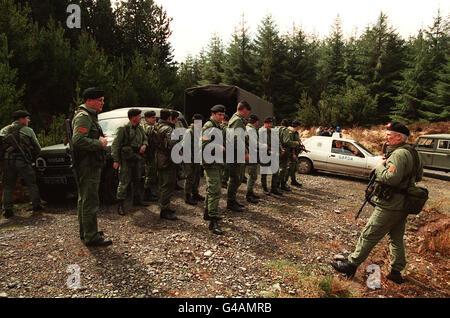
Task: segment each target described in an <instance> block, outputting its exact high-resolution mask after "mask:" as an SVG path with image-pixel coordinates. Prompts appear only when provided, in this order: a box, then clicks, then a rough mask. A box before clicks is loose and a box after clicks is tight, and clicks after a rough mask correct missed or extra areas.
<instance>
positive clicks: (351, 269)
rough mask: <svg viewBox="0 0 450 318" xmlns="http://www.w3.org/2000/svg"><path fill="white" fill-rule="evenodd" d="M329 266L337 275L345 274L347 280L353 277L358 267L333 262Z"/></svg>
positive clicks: (347, 262)
mask: <svg viewBox="0 0 450 318" xmlns="http://www.w3.org/2000/svg"><path fill="white" fill-rule="evenodd" d="M331 266H333V268H334V269H335V270H337V271H338V272H339V273H342V274H345V275H346V276H347V277H348V278H352V277H353V276H355V273H356V269H357V268H358V266H356V265H353V264H351V263H350V262H349V261H347V260H345V261H333V262H331Z"/></svg>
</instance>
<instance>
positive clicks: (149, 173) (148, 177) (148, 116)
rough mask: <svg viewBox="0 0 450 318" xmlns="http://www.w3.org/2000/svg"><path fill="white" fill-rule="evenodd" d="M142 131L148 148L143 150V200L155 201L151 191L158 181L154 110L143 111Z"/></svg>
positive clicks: (156, 198) (155, 197)
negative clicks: (145, 136)
mask: <svg viewBox="0 0 450 318" xmlns="http://www.w3.org/2000/svg"><path fill="white" fill-rule="evenodd" d="M144 117H145V122H144V126H143V127H144V131H145V134H146V135H147V139H148V149H147V150H146V152H145V161H146V162H145V183H144V201H150V202H156V201H158V197H157V196H156V195H155V194H153V193H152V191H153V190H152V187H154V186H156V185H157V183H158V179H157V173H156V171H157V169H156V157H155V153H156V151H155V150H156V140H155V139H156V136H155V124H156V112H155V111H153V110H149V111H147V112H145V113H144Z"/></svg>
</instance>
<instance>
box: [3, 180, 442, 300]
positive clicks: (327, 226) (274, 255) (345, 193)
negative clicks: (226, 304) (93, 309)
mask: <svg viewBox="0 0 450 318" xmlns="http://www.w3.org/2000/svg"><path fill="white" fill-rule="evenodd" d="M300 181H301V182H302V183H303V188H301V189H300V190H299V189H293V191H292V192H290V193H288V194H286V195H284V196H283V197H281V198H280V197H274V196H265V195H264V194H263V193H262V191H261V189H260V187H259V186H258V190H257V193H258V194H259V195H260V196H261V197H262V198H263V199H262V200H261V203H260V204H259V205H257V206H255V205H248V206H247V207H248V212H246V213H243V214H239V213H232V212H229V211H226V210H225V203H226V202H225V200H221V202H220V210H221V211H222V212H223V214H224V216H225V218H224V222H223V227H224V229H225V231H226V234H225V235H224V236H215V235H213V234H210V232H209V231H208V229H207V223H206V222H205V221H203V219H202V214H203V209H202V205H201V204H199V205H198V207H191V206H188V205H186V204H185V203H184V200H182V192H181V191H179V192H177V193H176V196H175V198H174V201H173V207H176V209H177V211H179V212H178V217H179V218H180V220H179V221H176V222H170V221H165V220H161V219H160V218H159V212H158V208H157V206H156V205H152V206H150V207H149V208H148V209H141V210H139V209H135V208H133V207H131V206H129V209H130V210H131V211H130V213H129V214H128V215H127V216H125V217H121V216H119V215H117V214H116V212H115V206H110V207H102V209H101V211H100V213H99V229H100V230H103V231H104V232H105V233H106V236H107V237H109V238H111V239H112V240H113V242H114V243H113V245H112V246H110V247H108V248H87V247H85V246H84V245H83V244H82V243H81V242H80V240H79V238H78V223H77V216H76V209H75V208H76V203H75V202H74V201H71V202H67V203H65V204H64V205H51V206H48V207H47V208H46V211H45V212H44V213H43V214H42V215H40V216H31V211H26V210H21V211H18V212H17V213H16V216H15V217H14V218H12V219H9V220H5V219H1V220H0V296H8V297H21V296H23V297H237V296H241V297H242V296H244V297H323V296H325V295H326V293H325V292H324V290H326V287H324V286H325V285H326V284H325V285H324V282H327V281H328V282H333V283H330V285H332V286H334V287H333V288H332V290H333V291H334V292H335V294H336V293H338V294H339V292H340V291H341V292H342V291H344V292H345V291H346V290H348V291H349V294H345V293H341V294H339V295H347V296H350V295H351V296H356V297H449V295H450V292H449V290H450V288H449V287H450V286H449V284H450V280H449V277H450V275H449V265H448V264H449V263H448V254H447V255H446V256H444V255H442V254H440V253H437V252H434V251H422V252H421V253H419V252H418V250H419V246H420V242H421V239H420V238H421V237H423V235H424V234H423V228H422V225H424V224H427V222H429V221H430V220H431V221H433V220H434V219H439V220H444V221H445V220H447V221H448V215H449V213H450V211H449V204H448V201H442V202H441V201H439V200H442V199H444V198H448V197H450V191H449V190H448V188H449V182H448V181H445V180H439V179H431V178H429V177H426V178H425V179H424V181H423V182H422V185H424V186H426V187H427V188H428V189H429V190H430V206H433V207H436V206H438V205H439V204H438V203H440V204H441V205H440V206H439V208H440V209H441V212H444V213H446V214H440V213H437V212H436V213H435V212H433V211H434V210H436V209H434V210H433V209H431V210H432V211H431V212H427V211H426V212H422V213H421V214H420V216H419V217H414V216H410V217H409V218H410V221H409V222H408V226H407V235H406V246H407V257H408V261H409V262H408V266H407V268H406V270H405V273H406V276H407V277H409V278H410V279H409V281H408V282H406V283H405V284H403V285H401V286H397V285H395V284H394V283H392V282H390V281H388V280H386V278H385V276H386V274H387V273H388V271H389V257H388V255H389V249H388V245H387V241H386V239H384V240H383V241H382V242H381V243H380V244H378V246H377V247H376V249H375V250H374V251H373V252H372V254H371V256H370V257H369V259H368V260H367V261H366V262H365V263H364V264H363V265H362V266H361V267H360V269H359V270H358V272H357V275H356V277H355V279H353V280H351V281H347V280H346V279H343V278H342V276H340V275H338V274H337V273H335V272H334V271H333V269H332V268H331V266H330V265H329V263H330V261H331V260H332V259H333V256H334V255H336V254H344V255H345V254H346V253H348V252H351V251H352V250H353V247H354V245H355V243H356V240H357V238H358V236H359V233H360V231H361V229H362V226H363V225H364V223H365V221H367V218H368V217H369V216H370V213H371V211H372V208H371V207H366V208H365V210H364V212H363V213H362V217H361V218H360V220H359V222H358V223H355V221H354V219H353V215H354V213H355V212H356V211H357V210H358V208H359V205H360V204H361V203H362V193H363V190H364V188H365V184H366V181H364V180H358V179H354V178H349V177H339V176H332V175H328V174H321V173H318V174H315V175H308V176H300ZM202 182H203V180H202ZM258 185H259V182H258ZM244 188H245V185H242V186H241V188H240V190H239V195H238V199H240V201H241V202H242V203H244V201H245V197H244V193H245V192H244ZM202 190H203V192H204V185H203V186H202ZM222 192H223V198H224V199H225V190H223V191H222ZM127 207H128V206H127ZM447 251H448V249H447ZM72 264H76V265H77V266H79V268H80V270H81V273H80V278H81V286H82V288H81V289H69V288H68V287H67V285H66V282H67V279H68V277H69V275H70V273H69V272H67V269H68V266H69V265H72ZM370 264H378V265H380V267H381V274H382V276H381V277H382V279H381V288H380V289H377V290H374V291H372V290H370V289H369V288H367V287H366V283H365V282H366V279H367V276H368V274H367V273H366V272H365V269H366V267H367V266H368V265H370Z"/></svg>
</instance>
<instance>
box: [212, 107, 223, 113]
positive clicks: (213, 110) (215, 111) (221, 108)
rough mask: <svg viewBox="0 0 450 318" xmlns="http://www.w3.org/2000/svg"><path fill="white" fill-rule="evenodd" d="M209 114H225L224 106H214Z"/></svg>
mask: <svg viewBox="0 0 450 318" xmlns="http://www.w3.org/2000/svg"><path fill="white" fill-rule="evenodd" d="M211 113H225V106H223V105H215V106H213V107H212V108H211Z"/></svg>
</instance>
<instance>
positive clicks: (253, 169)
mask: <svg viewBox="0 0 450 318" xmlns="http://www.w3.org/2000/svg"><path fill="white" fill-rule="evenodd" d="M247 169H248V178H247V193H251V192H253V188H254V187H255V183H256V180H257V179H258V164H249V165H247Z"/></svg>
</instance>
